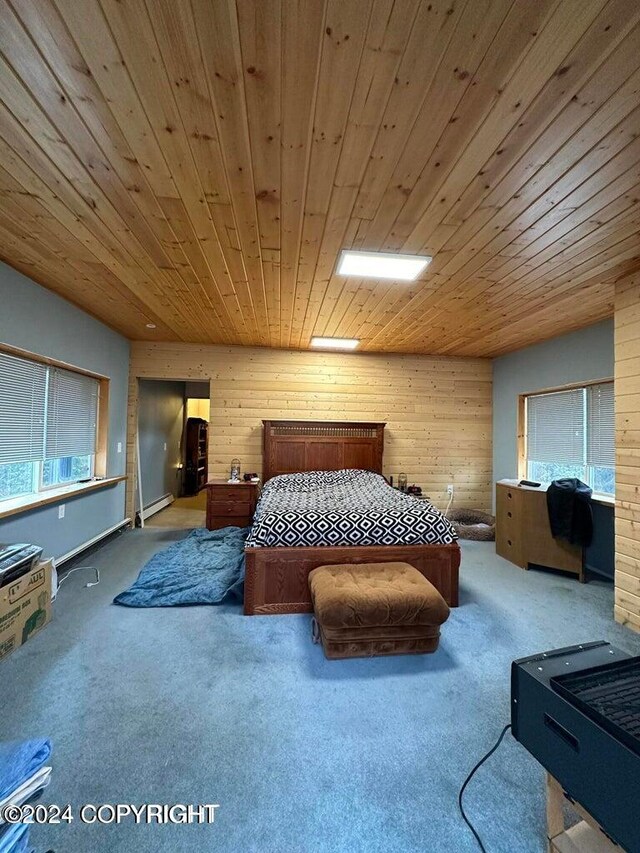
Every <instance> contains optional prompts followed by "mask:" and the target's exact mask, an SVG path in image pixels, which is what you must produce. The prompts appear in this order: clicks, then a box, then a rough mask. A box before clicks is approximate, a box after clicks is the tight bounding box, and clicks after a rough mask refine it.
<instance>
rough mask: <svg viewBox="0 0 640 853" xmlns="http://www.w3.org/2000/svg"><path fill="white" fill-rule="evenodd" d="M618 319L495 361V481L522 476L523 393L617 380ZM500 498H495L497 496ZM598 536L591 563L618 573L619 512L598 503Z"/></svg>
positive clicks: (598, 569)
mask: <svg viewBox="0 0 640 853" xmlns="http://www.w3.org/2000/svg"><path fill="white" fill-rule="evenodd" d="M613 368H614V353H613V320H606V321H604V322H603V323H598V324H597V325H595V326H588V327H587V328H586V329H581V330H580V331H578V332H572V333H571V334H569V335H562V336H561V337H558V338H553V339H552V340H550V341H545V342H544V343H542V344H536V345H535V346H531V347H526V349H522V350H518V351H517V352H513V353H509V355H505V356H502V357H501V358H496V359H495V360H494V362H493V478H494V480H502V479H503V478H505V477H509V478H513V477H517V476H518V443H517V431H518V395H520V394H525V393H529V392H532V391H542V390H544V389H546V388H556V387H559V386H561V385H569V384H571V383H575V382H590V381H592V380H596V379H612V378H613V373H614V369H613ZM494 500H495V496H494ZM593 510H594V537H593V542H592V544H591V546H590V547H589V548H588V549H587V552H586V564H587V566H588V567H589V568H590V569H591V570H592V571H596V572H599V573H600V574H603V575H605V576H608V577H611V578H612V577H613V571H614V532H613V515H614V513H613V509H611V508H609V507H604V506H600V505H595V504H594V507H593Z"/></svg>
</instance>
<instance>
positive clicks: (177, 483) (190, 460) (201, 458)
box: [136, 379, 210, 528]
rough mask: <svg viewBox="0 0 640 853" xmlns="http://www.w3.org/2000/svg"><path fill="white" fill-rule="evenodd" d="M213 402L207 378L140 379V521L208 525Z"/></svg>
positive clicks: (155, 524) (162, 524) (159, 524)
mask: <svg viewBox="0 0 640 853" xmlns="http://www.w3.org/2000/svg"><path fill="white" fill-rule="evenodd" d="M209 406H210V383H209V382H208V381H198V382H193V381H188V380H166V379H139V380H138V432H137V442H138V454H137V455H138V472H137V474H138V477H137V479H138V488H137V490H136V524H137V525H139V526H149V527H170V528H194V527H204V525H205V520H206V489H205V485H206V482H207V479H208V452H209ZM141 508H142V509H141Z"/></svg>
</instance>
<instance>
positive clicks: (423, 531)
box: [246, 470, 458, 548]
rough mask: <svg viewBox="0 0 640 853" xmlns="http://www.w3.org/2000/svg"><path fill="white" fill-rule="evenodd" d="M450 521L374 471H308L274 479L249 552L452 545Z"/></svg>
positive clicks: (249, 540)
mask: <svg viewBox="0 0 640 853" xmlns="http://www.w3.org/2000/svg"><path fill="white" fill-rule="evenodd" d="M457 538H458V537H457V535H456V532H455V530H454V528H453V526H452V525H451V523H450V522H449V521H448V520H447V519H446V518H445V517H444V515H442V513H441V512H439V511H438V510H437V509H436V508H435V507H434V506H433V505H432V504H431V503H429V501H424V500H418V499H417V498H414V497H413V496H412V495H405V494H403V493H402V492H399V491H397V490H396V489H392V488H391V486H389V485H388V483H387V482H386V480H385V479H384V477H381V476H380V475H379V474H374V473H372V472H371V471H359V470H343V471H309V472H307V473H304V474H281V475H280V476H278V477H273V478H272V479H271V480H269V481H268V482H267V483H266V485H265V486H264V488H263V490H262V495H261V497H260V500H259V502H258V506H257V507H256V512H255V515H254V520H253V526H252V528H251V532H250V533H249V537H248V538H247V541H246V547H247V548H259V547H262V548H278V547H293V546H295V545H299V546H318V545H449V544H451V543H452V542H455V541H456V539H457Z"/></svg>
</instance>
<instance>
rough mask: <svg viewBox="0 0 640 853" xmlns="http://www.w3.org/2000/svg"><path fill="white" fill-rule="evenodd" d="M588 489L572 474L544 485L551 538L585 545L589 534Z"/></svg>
mask: <svg viewBox="0 0 640 853" xmlns="http://www.w3.org/2000/svg"><path fill="white" fill-rule="evenodd" d="M591 495H592V490H591V489H590V488H589V486H587V484H586V483H583V482H582V480H578V479H576V478H574V477H565V478H563V479H560V480H554V481H553V483H551V485H550V486H549V488H548V489H547V510H548V513H549V524H550V525H551V533H552V535H553V538H554V539H565V540H566V541H567V542H570V543H571V544H572V545H583V546H585V547H586V546H587V545H590V544H591V539H592V538H593V511H592V509H591Z"/></svg>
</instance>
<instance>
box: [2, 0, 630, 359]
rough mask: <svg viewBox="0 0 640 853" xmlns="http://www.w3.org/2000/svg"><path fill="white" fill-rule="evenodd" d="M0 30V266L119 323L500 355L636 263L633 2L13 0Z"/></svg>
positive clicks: (163, 331)
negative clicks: (395, 271)
mask: <svg viewBox="0 0 640 853" xmlns="http://www.w3.org/2000/svg"><path fill="white" fill-rule="evenodd" d="M0 48H1V50H2V59H1V62H2V67H1V69H0V98H1V100H2V117H1V120H0V124H1V130H2V132H1V134H0V135H1V137H2V139H1V142H0V145H1V157H0V256H1V257H2V258H3V259H4V260H6V261H7V262H8V263H9V264H11V265H12V266H14V267H16V268H17V269H19V270H21V271H23V272H25V273H26V274H28V275H30V276H31V277H32V278H34V279H35V280H36V281H39V282H40V283H42V284H43V285H45V286H46V287H49V288H51V289H52V290H54V291H56V292H57V293H59V294H61V295H62V296H64V297H66V298H67V299H70V300H71V301H72V302H74V303H76V304H77V305H79V306H81V307H82V308H84V309H86V310H88V311H90V312H91V313H92V314H94V315H95V316H97V317H99V318H100V319H102V320H104V321H105V322H107V323H108V324H110V325H111V326H113V327H114V328H116V329H118V330H120V331H121V332H123V333H124V334H125V335H127V336H128V337H130V338H132V339H141V340H145V339H149V340H154V339H155V340H167V341H180V340H182V341H192V342H211V343H226V344H229V343H234V344H246V345H248V344H252V345H266V346H274V347H293V348H306V347H307V346H308V345H309V340H310V338H311V335H312V334H319V335H333V336H341V337H358V338H361V339H362V349H366V350H374V351H383V352H385V351H401V352H417V353H421V352H425V353H434V354H451V355H481V356H493V355H497V354H500V353H503V352H507V351H509V350H512V349H515V348H517V347H520V346H523V345H525V344H528V343H532V342H534V341H537V340H542V339H544V338H547V337H550V336H552V335H554V334H558V333H561V332H565V331H569V330H571V329H575V328H578V327H580V326H584V325H586V324H588V323H591V322H594V321H596V320H599V319H601V318H604V317H606V316H609V315H610V314H611V313H612V310H613V281H614V279H615V278H616V277H618V276H620V275H621V274H624V273H626V272H628V271H631V270H633V269H635V268H636V267H638V266H639V259H640V236H639V228H638V226H639V221H640V205H638V198H639V197H640V94H639V93H640V88H639V87H640V3H638V2H637V0H608V2H607V0H535V2H531V0H429V2H424V0H37V2H34V0H0ZM344 247H347V248H348V247H355V248H359V249H367V250H375V249H380V250H384V251H406V252H411V253H427V254H431V255H433V257H434V260H433V263H432V264H431V266H430V267H429V268H428V269H427V270H426V271H425V272H424V274H423V275H422V276H421V278H420V280H419V281H417V282H412V283H397V282H375V281H371V280H358V279H352V278H344V277H339V276H336V275H335V267H336V261H337V257H338V254H339V251H340V249H342V248H344ZM148 323H153V324H155V325H156V328H155V329H148V328H147V327H146V324H148Z"/></svg>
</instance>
